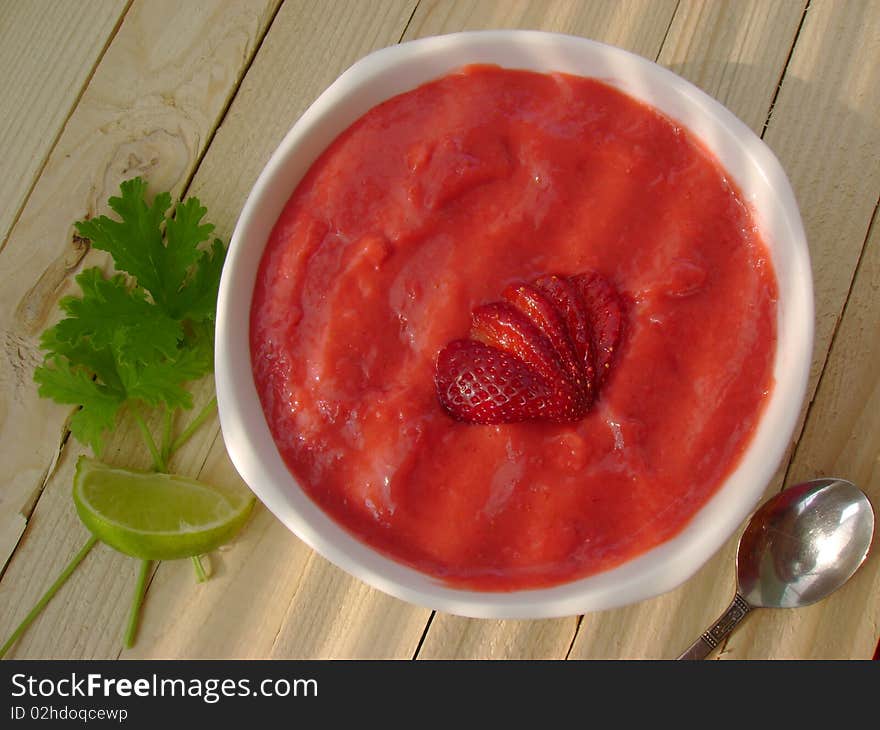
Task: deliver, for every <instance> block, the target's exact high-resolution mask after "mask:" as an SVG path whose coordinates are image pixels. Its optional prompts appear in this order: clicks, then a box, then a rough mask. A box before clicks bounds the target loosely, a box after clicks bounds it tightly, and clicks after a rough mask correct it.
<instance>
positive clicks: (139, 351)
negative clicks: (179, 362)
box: [54, 267, 183, 362]
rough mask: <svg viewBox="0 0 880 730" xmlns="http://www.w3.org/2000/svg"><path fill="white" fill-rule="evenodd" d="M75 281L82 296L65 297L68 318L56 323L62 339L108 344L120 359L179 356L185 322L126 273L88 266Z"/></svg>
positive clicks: (141, 359)
mask: <svg viewBox="0 0 880 730" xmlns="http://www.w3.org/2000/svg"><path fill="white" fill-rule="evenodd" d="M76 281H77V283H78V284H79V285H80V288H81V289H82V293H83V295H82V297H65V298H64V299H62V300H61V302H60V306H61V308H62V309H63V310H64V311H65V312H66V313H67V315H68V316H67V318H66V319H63V320H61V321H60V322H59V323H58V324H56V325H55V327H54V329H55V337H56V338H57V339H58V340H61V341H64V342H72V343H74V342H79V341H81V340H83V339H85V338H88V339H89V340H90V342H91V345H92V347H94V348H95V349H101V348H105V347H109V348H111V349H112V350H113V351H114V352H115V353H116V354H117V356H118V359H120V360H135V361H138V362H150V361H152V360H153V359H155V357H156V356H157V354H158V355H164V356H165V357H174V356H175V355H176V354H177V346H178V341H179V340H181V339H182V338H183V327H182V325H181V323H180V322H178V321H177V320H175V319H172V318H171V317H169V316H168V315H167V314H165V312H163V311H162V310H161V309H159V308H158V307H156V306H155V305H154V304H152V303H150V302H149V301H148V300H147V296H146V293H145V292H144V290H143V289H141V288H139V287H132V286H131V285H130V284H129V283H128V281H127V280H126V278H125V277H124V276H122V275H121V274H117V275H116V276H113V277H112V278H110V279H105V278H104V274H103V272H102V271H101V269H99V268H97V267H94V268H91V269H86V270H85V271H83V272H82V273H81V274H80V275H79V276H77V277H76Z"/></svg>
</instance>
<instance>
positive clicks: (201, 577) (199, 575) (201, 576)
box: [192, 555, 208, 583]
mask: <svg viewBox="0 0 880 730" xmlns="http://www.w3.org/2000/svg"><path fill="white" fill-rule="evenodd" d="M192 563H193V567H194V568H195V569H196V580H197V581H198V582H199V583H204V582H205V581H206V580H208V575H207V573H205V566H204V565H202V560H201V558H200V557H199V556H198V555H193V556H192Z"/></svg>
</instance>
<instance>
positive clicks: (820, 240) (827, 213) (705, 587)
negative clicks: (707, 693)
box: [571, 3, 880, 658]
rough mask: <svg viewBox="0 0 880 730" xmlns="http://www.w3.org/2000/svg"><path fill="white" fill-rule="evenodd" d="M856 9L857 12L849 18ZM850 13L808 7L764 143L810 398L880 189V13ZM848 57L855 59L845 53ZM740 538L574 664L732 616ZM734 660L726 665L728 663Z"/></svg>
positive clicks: (647, 649) (799, 650) (596, 623)
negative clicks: (805, 307) (811, 357)
mask: <svg viewBox="0 0 880 730" xmlns="http://www.w3.org/2000/svg"><path fill="white" fill-rule="evenodd" d="M856 7H858V9H859V10H860V12H855V13H852V14H850V12H849V10H852V9H854V8H856ZM846 8H847V9H848V10H845V9H844V7H843V6H842V5H839V4H834V3H813V4H811V6H810V9H809V11H808V12H807V16H806V19H805V21H804V25H803V28H802V30H801V32H800V35H799V36H798V40H797V45H796V47H795V49H794V53H793V55H792V58H791V61H790V63H789V66H788V71H787V73H786V75H785V78H784V80H783V83H782V87H781V89H780V92H779V95H778V97H777V100H776V104H775V106H774V108H773V114H772V118H771V120H770V124H769V126H768V128H767V132H766V134H765V139H766V140H767V141H768V143H769V144H770V145H771V147H772V148H773V149H774V151H775V152H776V153H777V155H778V156H779V157H780V160H781V162H782V164H783V166H784V167H785V169H786V171H787V172H788V174H789V177H790V179H791V181H792V185H793V186H794V189H795V193H796V195H797V197H798V200H799V203H800V205H801V209H802V214H803V217H804V223H805V227H806V231H807V238H808V240H809V242H810V248H811V253H812V256H813V269H814V277H815V281H816V295H817V338H816V350H815V352H816V356H815V363H814V375H813V379H812V381H811V386H810V387H811V393H812V389H813V387H814V386H815V383H816V381H817V379H818V370H819V369H820V368H821V363H823V362H824V359H825V356H826V353H827V350H828V346H829V343H830V337H831V331H832V329H833V322H834V321H836V320H837V318H838V316H839V314H840V311H841V309H842V307H843V302H844V300H845V297H846V290H847V288H848V287H849V282H850V280H851V278H852V274H853V271H854V269H855V264H856V260H857V258H858V255H859V251H860V250H861V248H862V242H863V241H864V239H865V232H866V229H867V226H868V221H869V219H870V216H871V212H872V210H873V207H874V205H875V204H876V200H877V193H878V189H880V178H878V169H877V164H876V160H875V157H874V156H872V155H870V154H869V153H868V152H867V151H868V150H871V149H876V148H877V144H878V142H880V139H878V130H877V129H876V126H875V125H874V124H873V122H872V120H873V119H875V118H876V114H877V110H878V106H880V78H878V76H877V71H876V64H874V63H873V61H872V59H874V58H876V57H877V53H878V48H877V40H878V32H877V31H878V28H880V12H878V11H880V8H877V7H876V6H870V4H869V3H863V4H859V5H858V6H856V4H855V3H853V4H848V5H846ZM871 39H873V40H871ZM768 42H769V39H768ZM843 48H846V49H848V53H846V54H844V53H842V52H841V50H840V49H843ZM872 163H873V164H872ZM853 170H858V173H857V174H853V173H852V171H853ZM823 323H824V324H823ZM809 399H810V398H808V400H809ZM784 474H785V467H783V468H782V470H780V472H779V474H778V475H777V477H776V478H775V479H774V480H773V482H772V483H771V485H770V488H769V490H768V493H772V492H773V491H777V490H778V489H779V488H780V486H781V483H782V479H783V476H784ZM738 538H739V535H738V534H737V535H736V536H735V537H734V538H733V539H732V540H730V541H729V542H728V543H727V544H726V545H725V547H724V548H723V549H722V550H721V551H719V553H718V554H717V555H716V556H714V557H713V558H712V560H711V561H710V562H709V563H708V564H707V566H706V567H704V569H703V570H702V571H701V573H700V574H698V576H697V577H695V578H694V579H692V580H691V581H689V582H688V583H687V584H686V585H685V586H683V587H681V588H679V589H677V590H676V591H673V592H672V593H670V594H667V595H666V596H662V597H660V598H658V599H654V600H653V601H648V602H646V603H645V604H643V605H642V606H640V607H632V608H629V609H624V611H623V612H622V613H621V612H608V613H607V614H599V615H596V616H592V617H591V616H588V617H585V619H584V622H583V624H582V626H581V631H580V632H579V635H578V637H577V639H576V641H575V645H574V648H573V650H572V654H571V655H572V657H582V658H597V657H604V656H608V652H609V651H612V650H613V649H614V648H615V647H612V646H609V636H613V635H614V634H615V633H616V632H622V631H623V630H624V629H625V627H626V626H628V625H633V624H632V623H630V622H629V621H628V620H627V619H626V616H628V615H632V617H633V620H634V621H636V622H637V623H636V624H635V625H639V623H638V622H640V623H641V624H642V625H645V624H648V623H650V624H652V625H653V626H654V630H656V631H659V632H660V639H659V640H658V641H657V642H652V643H651V644H650V646H648V645H647V644H645V643H643V642H642V641H641V640H640V638H639V637H638V636H636V637H627V638H626V639H624V642H625V646H624V647H623V652H624V655H625V656H648V657H657V658H664V657H665V658H669V657H672V656H676V655H677V654H678V652H679V651H680V650H681V649H683V648H684V647H685V646H686V645H688V644H689V643H690V642H691V641H692V640H693V639H694V638H696V636H697V635H698V634H699V632H700V631H702V630H703V628H704V627H705V625H707V624H708V623H709V622H711V621H713V620H714V619H715V618H716V617H717V616H718V615H719V614H720V613H721V612H722V611H723V610H724V608H725V607H726V606H727V603H728V601H729V600H730V598H731V596H732V594H733V588H734V580H735V579H734V559H735V553H736V543H737V541H738ZM697 608H699V611H697ZM857 610H858V609H857ZM683 611H686V612H687V613H686V614H682V612H683ZM669 617H673V618H669ZM750 622H751V619H750ZM685 627H686V629H685ZM777 628H778V627H777ZM685 630H687V631H688V632H689V634H688V635H685V634H684V633H683V631H685ZM743 630H745V629H743ZM741 631H742V630H741ZM793 631H794V626H793V625H792V624H789V625H787V626H786V628H785V633H786V634H788V635H789V637H790V638H789V641H790V642H793V643H788V644H786V645H785V646H786V647H787V648H785V649H784V650H783V648H782V647H781V646H780V647H779V648H778V650H779V651H780V652H783V651H789V652H791V653H792V655H800V656H804V655H807V654H809V653H810V651H811V649H810V641H811V637H810V635H809V633H805V634H799V635H797V637H796V638H795V634H794V633H793ZM748 636H749V634H748V633H747V634H746V636H745V637H741V636H737V637H735V639H734V640H735V641H738V642H740V643H737V644H736V646H739V647H740V648H741V650H740V653H743V652H742V647H743V646H744V644H743V643H742V642H743V641H745V640H746V639H747V637H748ZM733 646H734V644H731V645H730V649H732V647H733ZM756 646H760V647H761V650H760V651H762V652H764V654H763V656H765V657H775V656H780V655H781V653H780V654H777V653H776V651H777V649H776V648H774V646H773V644H761V645H757V644H756ZM839 646H840V645H838V647H839ZM729 651H730V650H728V651H727V652H725V653H722V654H721V655H720V656H730V653H729Z"/></svg>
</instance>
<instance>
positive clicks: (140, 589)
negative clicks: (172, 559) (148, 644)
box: [125, 560, 150, 649]
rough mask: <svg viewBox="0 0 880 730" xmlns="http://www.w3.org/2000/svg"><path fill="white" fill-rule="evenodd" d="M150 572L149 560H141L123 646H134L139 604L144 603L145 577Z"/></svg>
mask: <svg viewBox="0 0 880 730" xmlns="http://www.w3.org/2000/svg"><path fill="white" fill-rule="evenodd" d="M149 574H150V561H149V560H142V561H141V568H140V570H139V571H138V578H137V584H135V588H134V597H133V598H132V601H131V609H130V610H129V612H128V625H127V626H126V629H125V648H126V649H131V647H133V646H134V639H135V636H136V635H137V628H138V622H139V620H140V616H141V606H142V605H143V603H144V595H145V594H146V592H147V591H146V588H147V577H148V576H149Z"/></svg>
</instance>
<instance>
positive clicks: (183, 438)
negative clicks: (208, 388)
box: [168, 395, 217, 456]
mask: <svg viewBox="0 0 880 730" xmlns="http://www.w3.org/2000/svg"><path fill="white" fill-rule="evenodd" d="M216 408H217V396H216V395H215V396H213V397H212V398H211V400H209V401H208V402H207V403H205V405H204V407H203V408H202V410H200V411H199V414H198V415H197V416H196V417H195V418H194V419H193V420H192V422H191V423H190V424H189V426H187V427H186V428H185V429H184V431H183V433H182V434H180V436H178V437H177V438H176V439H175V440H174V443H172V444H171V449H170V450H169V451H168V456H171V454H173V453H174V452H175V451H177V450H178V449H179V448H180V447H181V446H183V445H184V444H185V443H186V442H187V441H189V440H190V438H192V435H193V434H194V433H195V432H196V429H198V427H199V426H201V425H202V424H203V423H204V422H205V421H206V420H207V419H208V417H209V416H211V415H212V414H213V413H214V411H215V410H216Z"/></svg>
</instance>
